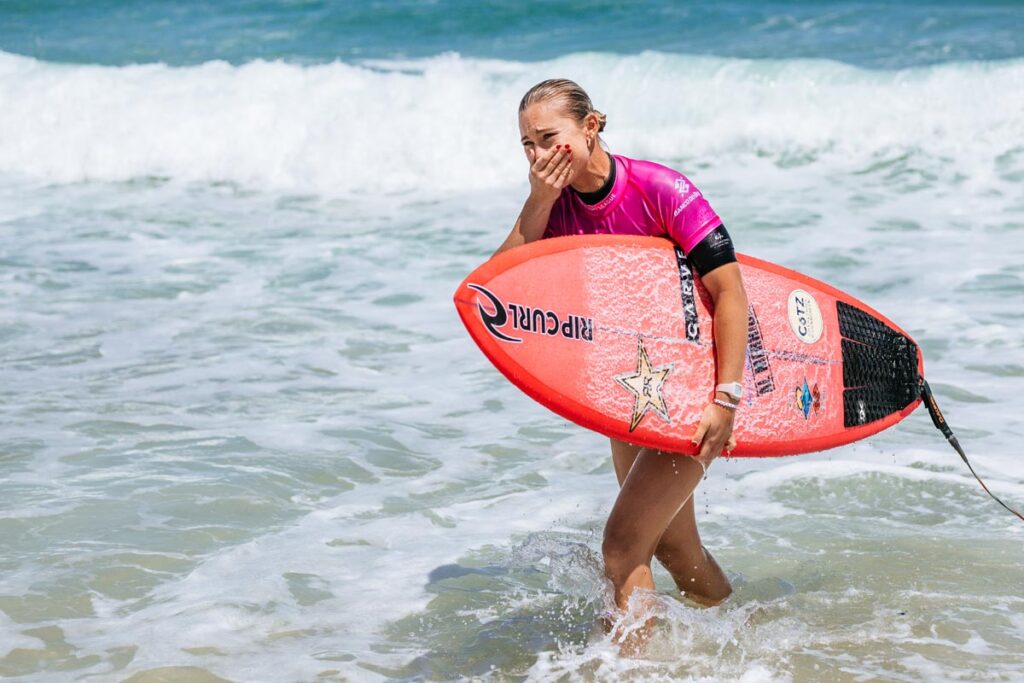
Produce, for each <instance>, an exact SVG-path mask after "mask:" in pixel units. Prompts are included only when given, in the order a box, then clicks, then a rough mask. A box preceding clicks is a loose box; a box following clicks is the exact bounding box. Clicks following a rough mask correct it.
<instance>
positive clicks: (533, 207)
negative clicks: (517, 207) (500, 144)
mask: <svg viewBox="0 0 1024 683" xmlns="http://www.w3.org/2000/svg"><path fill="white" fill-rule="evenodd" d="M553 206H554V203H553V202H550V201H546V200H543V199H538V198H537V197H535V196H534V195H532V194H531V195H530V196H529V197H527V198H526V203H525V204H523V210H522V211H521V212H520V213H519V220H517V221H516V224H515V227H514V228H512V232H510V233H509V235H508V237H506V238H505V241H504V242H502V244H501V246H500V247H498V250H497V251H496V252H494V254H495V255H497V254H500V253H501V252H503V251H505V250H506V249H511V248H512V247H518V246H519V245H520V244H526V243H527V242H533V241H535V240H539V239H540V238H541V237H543V236H544V231H545V230H546V229H547V227H548V218H549V217H550V216H551V208H552V207H553Z"/></svg>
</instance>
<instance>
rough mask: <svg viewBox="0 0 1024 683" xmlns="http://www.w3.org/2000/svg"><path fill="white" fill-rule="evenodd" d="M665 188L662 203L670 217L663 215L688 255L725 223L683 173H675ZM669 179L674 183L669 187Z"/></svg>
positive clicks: (674, 236)
mask: <svg viewBox="0 0 1024 683" xmlns="http://www.w3.org/2000/svg"><path fill="white" fill-rule="evenodd" d="M672 176H673V177H671V178H670V179H669V178H666V181H665V182H662V183H660V185H661V188H660V190H661V195H662V196H661V200H662V201H660V202H659V204H661V206H662V207H663V211H665V212H666V214H667V215H663V219H664V221H665V226H666V229H667V230H668V234H669V237H671V238H672V239H673V240H675V242H676V244H678V245H679V246H681V247H682V248H683V251H684V252H686V253H687V254H688V253H690V250H691V249H693V248H694V247H695V246H697V244H698V243H699V242H700V241H701V240H702V239H704V238H705V237H707V235H708V234H709V233H710V232H711V231H712V230H714V229H715V228H717V227H718V226H719V225H721V224H722V219H721V218H719V217H718V214H717V213H715V210H714V209H712V208H711V204H710V203H708V200H707V199H705V198H704V195H703V193H701V191H700V190H698V189H697V187H696V186H695V185H694V184H693V183H691V182H690V180H689V179H688V178H687V177H686V176H684V175H683V174H682V173H677V172H675V171H673V172H672ZM668 180H671V185H670V187H669V184H670V183H669V182H667V181H668Z"/></svg>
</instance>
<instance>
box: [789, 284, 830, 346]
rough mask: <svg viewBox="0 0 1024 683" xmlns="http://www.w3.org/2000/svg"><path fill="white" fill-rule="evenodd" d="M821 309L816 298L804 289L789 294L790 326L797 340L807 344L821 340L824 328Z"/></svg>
mask: <svg viewBox="0 0 1024 683" xmlns="http://www.w3.org/2000/svg"><path fill="white" fill-rule="evenodd" d="M823 322H824V321H823V320H822V319H821V309H820V308H818V302H817V301H815V300H814V297H813V296H811V295H810V294H808V293H807V292H805V291H804V290H802V289H794V290H793V291H792V292H790V293H789V326H790V327H792V328H793V334H795V335H796V338H797V339H799V340H800V341H802V342H806V343H807V344H813V343H814V342H816V341H818V340H819V339H821V332H822V328H823V326H824V325H823Z"/></svg>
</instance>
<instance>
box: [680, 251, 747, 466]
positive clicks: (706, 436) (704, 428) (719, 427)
mask: <svg viewBox="0 0 1024 683" xmlns="http://www.w3.org/2000/svg"><path fill="white" fill-rule="evenodd" d="M701 282H702V283H703V284H704V288H705V289H707V290H708V294H710V295H711V300H712V301H713V302H714V306H715V312H714V331H715V349H716V351H717V354H716V362H717V365H716V367H717V370H718V372H717V383H718V384H722V383H727V382H739V383H740V384H742V383H743V365H744V363H745V361H746V355H747V293H746V291H745V290H744V289H743V279H742V278H741V277H740V267H739V264H737V263H727V264H725V265H722V266H719V267H717V268H715V269H714V270H712V271H711V272H710V273H708V274H707V275H704V276H703V277H701ZM717 397H718V398H720V399H722V400H724V401H728V402H730V403H731V402H732V398H730V397H729V396H727V395H726V394H723V393H718V394H717ZM734 417H735V412H734V411H732V410H730V409H728V408H723V407H722V406H719V405H717V404H714V403H712V404H710V405H708V407H707V408H706V409H705V410H704V415H703V416H702V418H701V422H700V426H699V427H698V428H697V432H696V433H695V434H694V435H693V443H694V444H700V446H701V449H700V458H701V460H702V461H703V462H704V464H705V466H707V464H709V463H710V462H711V460H712V459H714V458H715V457H717V456H718V455H720V454H721V453H722V449H723V448H725V447H727V445H728V444H731V443H732V444H734V443H735V442H733V441H732V439H731V437H732V425H733V418H734Z"/></svg>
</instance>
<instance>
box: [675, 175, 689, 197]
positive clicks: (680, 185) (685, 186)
mask: <svg viewBox="0 0 1024 683" xmlns="http://www.w3.org/2000/svg"><path fill="white" fill-rule="evenodd" d="M676 192H678V193H679V196H680V197H685V196H686V195H687V194H689V193H690V183H688V182H686V179H685V178H676Z"/></svg>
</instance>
